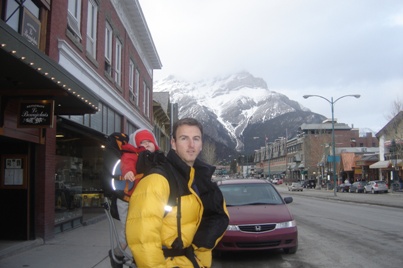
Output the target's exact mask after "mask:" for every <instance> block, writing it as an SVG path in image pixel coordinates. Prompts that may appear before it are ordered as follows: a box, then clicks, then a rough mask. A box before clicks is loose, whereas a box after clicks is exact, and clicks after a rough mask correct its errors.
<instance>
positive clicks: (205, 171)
mask: <svg viewBox="0 0 403 268" xmlns="http://www.w3.org/2000/svg"><path fill="white" fill-rule="evenodd" d="M167 160H168V165H171V168H170V167H169V166H168V167H167V166H165V167H164V170H165V171H167V172H156V173H151V174H149V175H147V176H145V177H144V178H143V179H142V180H141V181H140V182H139V184H138V185H137V188H136V190H135V191H134V193H133V194H132V196H131V198H130V204H129V211H128V216H127V222H126V237H127V242H128V245H129V248H130V250H131V252H132V254H133V256H134V259H135V262H136V265H137V267H139V268H146V267H152V268H166V267H170V268H171V267H180V268H188V267H189V268H194V267H195V265H194V264H193V263H192V262H191V260H190V259H189V258H188V257H186V256H184V255H182V256H174V257H165V255H164V250H167V249H168V250H169V249H171V248H172V246H173V244H174V242H175V241H177V240H178V239H177V238H178V225H177V212H178V207H177V206H176V205H174V206H172V207H168V199H169V197H170V192H171V190H174V191H175V192H176V194H177V195H178V196H179V195H180V198H181V199H180V203H181V213H180V214H181V216H180V222H181V225H180V232H181V236H180V238H181V241H182V243H183V248H188V247H190V248H192V250H193V251H194V256H195V260H196V262H197V265H198V266H199V267H211V263H212V255H211V253H212V249H213V248H214V247H215V246H216V245H217V243H218V241H219V240H220V239H221V237H222V236H223V235H224V232H225V230H226V228H227V226H228V222H229V217H228V211H227V209H226V206H225V202H224V198H223V196H222V193H221V191H220V190H219V188H218V186H217V185H216V184H215V183H213V182H211V176H212V174H213V172H214V170H215V167H213V166H210V165H208V164H206V163H204V162H202V161H200V160H196V162H195V164H194V166H193V167H189V166H187V165H186V163H184V162H183V161H182V160H181V159H180V158H179V157H178V155H177V154H176V153H175V151H173V150H171V151H169V153H168V155H167ZM167 174H169V175H167ZM172 175H173V176H174V177H175V178H172V177H173V176H172ZM172 179H175V180H176V181H175V183H176V185H177V187H178V188H177V189H171V188H172V185H173V183H172V181H171V182H170V181H169V180H172ZM170 185H171V186H170ZM196 267H197V266H196Z"/></svg>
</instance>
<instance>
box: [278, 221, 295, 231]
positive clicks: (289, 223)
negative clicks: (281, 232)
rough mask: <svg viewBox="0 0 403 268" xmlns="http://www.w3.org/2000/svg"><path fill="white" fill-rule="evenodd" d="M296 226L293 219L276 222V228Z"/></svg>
mask: <svg viewBox="0 0 403 268" xmlns="http://www.w3.org/2000/svg"><path fill="white" fill-rule="evenodd" d="M295 226H297V223H296V222H295V220H293V221H286V222H280V223H277V224H276V229H284V228H291V227H295Z"/></svg>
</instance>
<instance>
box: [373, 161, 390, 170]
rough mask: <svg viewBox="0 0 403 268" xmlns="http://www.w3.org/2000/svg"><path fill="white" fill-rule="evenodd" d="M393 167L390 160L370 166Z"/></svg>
mask: <svg viewBox="0 0 403 268" xmlns="http://www.w3.org/2000/svg"><path fill="white" fill-rule="evenodd" d="M389 166H391V163H390V160H383V161H378V162H376V163H374V164H372V165H370V166H369V168H388V167H389Z"/></svg>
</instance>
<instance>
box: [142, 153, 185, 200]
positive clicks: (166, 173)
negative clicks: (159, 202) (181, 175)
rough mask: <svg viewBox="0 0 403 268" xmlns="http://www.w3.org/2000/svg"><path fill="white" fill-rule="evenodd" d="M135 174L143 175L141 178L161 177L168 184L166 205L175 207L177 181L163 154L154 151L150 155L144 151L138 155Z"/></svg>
mask: <svg viewBox="0 0 403 268" xmlns="http://www.w3.org/2000/svg"><path fill="white" fill-rule="evenodd" d="M136 168H137V173H143V174H144V175H143V177H144V176H147V175H150V174H153V173H156V174H160V175H162V176H163V177H164V178H166V179H167V181H168V183H169V189H170V194H169V198H168V204H169V205H171V206H175V205H176V199H177V197H178V196H179V191H178V186H179V184H178V181H177V178H176V176H175V174H174V172H173V169H172V167H171V165H170V163H169V162H168V160H167V159H166V157H165V155H164V153H162V152H160V151H156V152H154V153H151V152H149V151H144V152H141V153H140V154H139V159H138V162H137V167H136Z"/></svg>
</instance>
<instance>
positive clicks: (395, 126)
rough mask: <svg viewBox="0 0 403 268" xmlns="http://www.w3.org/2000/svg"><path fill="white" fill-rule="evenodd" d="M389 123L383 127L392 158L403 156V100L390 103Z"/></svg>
mask: <svg viewBox="0 0 403 268" xmlns="http://www.w3.org/2000/svg"><path fill="white" fill-rule="evenodd" d="M388 119H389V123H388V125H387V129H385V132H386V135H387V138H388V140H390V141H391V147H390V153H391V154H393V158H397V159H402V158H403V102H402V101H401V100H399V99H397V100H395V101H394V102H393V104H392V110H391V113H390V116H389V118H388Z"/></svg>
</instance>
